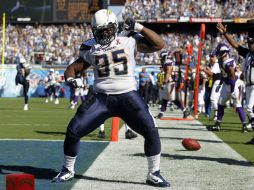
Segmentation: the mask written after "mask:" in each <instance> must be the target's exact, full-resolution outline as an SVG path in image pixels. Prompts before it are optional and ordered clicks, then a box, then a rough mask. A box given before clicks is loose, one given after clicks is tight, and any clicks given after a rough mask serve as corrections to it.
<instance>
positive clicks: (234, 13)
mask: <svg viewBox="0 0 254 190" xmlns="http://www.w3.org/2000/svg"><path fill="white" fill-rule="evenodd" d="M180 16H182V17H222V18H234V17H245V18H250V17H253V16H254V1H249V0H207V1H205V3H204V1H202V0H195V1H194V0H170V1H169V0H127V1H126V3H125V9H124V10H123V17H124V18H127V17H134V18H135V19H140V20H149V19H165V18H174V17H180Z"/></svg>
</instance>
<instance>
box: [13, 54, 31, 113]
mask: <svg viewBox="0 0 254 190" xmlns="http://www.w3.org/2000/svg"><path fill="white" fill-rule="evenodd" d="M16 69H17V75H16V78H15V82H16V85H18V84H21V85H22V86H23V95H24V100H25V105H24V110H25V111H27V110H28V94H27V93H28V90H29V80H28V75H29V74H30V71H31V66H30V65H29V64H27V63H26V60H25V58H24V57H21V58H20V60H19V64H18V65H17V67H16Z"/></svg>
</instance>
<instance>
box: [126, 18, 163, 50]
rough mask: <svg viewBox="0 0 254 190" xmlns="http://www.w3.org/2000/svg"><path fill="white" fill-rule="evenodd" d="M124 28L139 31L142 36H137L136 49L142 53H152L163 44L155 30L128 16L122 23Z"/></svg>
mask: <svg viewBox="0 0 254 190" xmlns="http://www.w3.org/2000/svg"><path fill="white" fill-rule="evenodd" d="M124 29H125V30H127V31H135V32H139V33H141V34H142V35H143V36H144V37H143V38H139V40H138V42H137V49H138V51H140V52H143V53H152V52H155V51H159V50H161V49H162V48H163V47H164V46H165V43H164V40H163V39H162V38H161V36H160V35H158V34H157V33H156V32H154V31H152V30H150V29H149V28H146V27H145V26H143V25H141V24H139V23H137V22H136V21H135V20H134V19H131V18H128V19H126V21H125V23H124Z"/></svg>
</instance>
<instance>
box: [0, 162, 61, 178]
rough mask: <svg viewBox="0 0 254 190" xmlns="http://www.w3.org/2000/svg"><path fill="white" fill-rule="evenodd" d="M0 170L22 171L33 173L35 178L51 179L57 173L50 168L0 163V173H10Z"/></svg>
mask: <svg viewBox="0 0 254 190" xmlns="http://www.w3.org/2000/svg"><path fill="white" fill-rule="evenodd" d="M2 170H7V171H11V172H10V173H13V171H15V172H23V173H29V174H32V175H34V177H35V178H36V179H48V180H51V179H52V178H53V177H55V176H56V175H57V172H56V171H55V170H53V169H50V168H38V167H32V166H16V165H14V166H10V165H7V166H6V165H0V174H4V175H7V174H10V173H8V172H3V171H2Z"/></svg>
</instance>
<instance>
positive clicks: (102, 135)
mask: <svg viewBox="0 0 254 190" xmlns="http://www.w3.org/2000/svg"><path fill="white" fill-rule="evenodd" d="M98 137H99V138H103V139H104V138H105V137H106V135H105V131H99V134H98Z"/></svg>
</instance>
